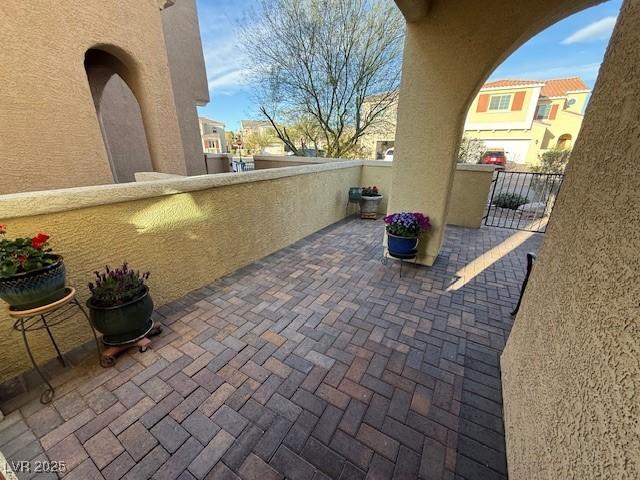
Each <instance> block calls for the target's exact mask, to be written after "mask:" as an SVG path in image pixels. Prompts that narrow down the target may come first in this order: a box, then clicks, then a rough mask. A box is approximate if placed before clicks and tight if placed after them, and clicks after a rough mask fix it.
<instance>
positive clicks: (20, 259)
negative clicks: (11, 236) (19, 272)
mask: <svg viewBox="0 0 640 480" xmlns="http://www.w3.org/2000/svg"><path fill="white" fill-rule="evenodd" d="M26 262H27V256H26V255H18V263H19V264H20V266H21V267H24V264H25V263H26Z"/></svg>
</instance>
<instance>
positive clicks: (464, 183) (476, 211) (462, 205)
mask: <svg viewBox="0 0 640 480" xmlns="http://www.w3.org/2000/svg"><path fill="white" fill-rule="evenodd" d="M375 163H376V162H367V163H366V164H365V165H363V167H362V180H361V185H364V186H369V185H376V186H377V187H378V188H379V189H380V192H381V193H382V194H383V195H384V199H383V200H382V202H380V212H381V213H385V212H388V213H392V212H389V211H388V203H389V198H390V197H391V164H386V165H385V164H381V165H375ZM492 179H493V167H490V166H485V165H458V166H457V168H456V173H455V176H454V178H453V186H452V188H451V197H450V199H449V202H450V203H449V212H448V214H447V224H449V225H458V226H461V227H469V228H479V227H480V225H481V224H482V217H483V215H484V210H485V207H486V206H487V201H488V196H489V190H490V189H491V180H492ZM424 213H425V214H426V215H429V211H428V210H426V211H425V212H424Z"/></svg>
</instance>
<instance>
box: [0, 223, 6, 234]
mask: <svg viewBox="0 0 640 480" xmlns="http://www.w3.org/2000/svg"><path fill="white" fill-rule="evenodd" d="M4 233H7V226H6V225H3V224H1V223H0V235H2V234H4Z"/></svg>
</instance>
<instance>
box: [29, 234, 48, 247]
mask: <svg viewBox="0 0 640 480" xmlns="http://www.w3.org/2000/svg"><path fill="white" fill-rule="evenodd" d="M47 240H49V235H47V234H45V233H39V234H38V235H36V236H35V237H33V238H32V239H31V246H32V247H33V248H35V249H36V250H40V249H41V248H42V247H43V246H44V244H45V243H47Z"/></svg>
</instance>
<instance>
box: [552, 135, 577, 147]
mask: <svg viewBox="0 0 640 480" xmlns="http://www.w3.org/2000/svg"><path fill="white" fill-rule="evenodd" d="M572 141H573V137H572V136H571V135H570V134H568V133H565V134H564V135H560V138H558V142H557V143H556V148H559V149H561V150H570V149H571V145H572Z"/></svg>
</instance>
